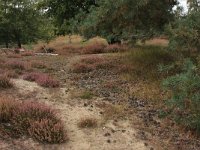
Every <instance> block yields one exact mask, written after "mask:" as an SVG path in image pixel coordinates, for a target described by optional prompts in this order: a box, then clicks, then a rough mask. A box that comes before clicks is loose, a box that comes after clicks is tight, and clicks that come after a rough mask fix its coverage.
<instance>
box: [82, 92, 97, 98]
mask: <svg viewBox="0 0 200 150" xmlns="http://www.w3.org/2000/svg"><path fill="white" fill-rule="evenodd" d="M93 96H94V94H93V93H92V92H90V91H84V92H83V93H81V95H80V98H81V99H92V98H93Z"/></svg>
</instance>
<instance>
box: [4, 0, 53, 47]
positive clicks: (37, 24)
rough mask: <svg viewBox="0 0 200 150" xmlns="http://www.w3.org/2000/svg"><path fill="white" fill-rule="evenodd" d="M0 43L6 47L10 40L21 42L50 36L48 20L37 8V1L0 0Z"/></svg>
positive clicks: (19, 43)
mask: <svg viewBox="0 0 200 150" xmlns="http://www.w3.org/2000/svg"><path fill="white" fill-rule="evenodd" d="M0 10H1V11H0V29H1V33H0V43H5V44H6V47H8V44H9V43H11V42H16V43H17V45H18V47H21V44H26V43H30V42H35V41H37V40H38V39H45V40H46V39H47V38H48V37H49V36H50V31H49V28H50V27H51V22H50V20H48V19H46V18H45V16H44V13H43V12H42V11H41V10H38V9H37V1H32V0H18V1H16V0H2V1H0Z"/></svg>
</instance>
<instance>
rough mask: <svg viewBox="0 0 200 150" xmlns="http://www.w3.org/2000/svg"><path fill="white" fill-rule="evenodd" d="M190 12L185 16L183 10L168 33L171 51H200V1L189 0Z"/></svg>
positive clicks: (168, 29)
mask: <svg viewBox="0 0 200 150" xmlns="http://www.w3.org/2000/svg"><path fill="white" fill-rule="evenodd" d="M188 4H189V11H188V13H187V14H183V13H182V12H181V10H177V11H180V12H179V13H178V14H179V15H177V16H176V21H175V22H172V23H171V24H170V25H169V26H168V28H167V32H168V34H169V39H170V44H169V48H170V49H171V50H179V51H188V52H191V51H194V50H200V32H199V31H200V1H199V0H188Z"/></svg>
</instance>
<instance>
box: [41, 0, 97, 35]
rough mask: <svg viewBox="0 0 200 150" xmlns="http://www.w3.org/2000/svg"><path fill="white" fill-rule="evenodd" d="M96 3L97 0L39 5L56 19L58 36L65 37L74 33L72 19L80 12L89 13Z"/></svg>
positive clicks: (75, 0)
mask: <svg viewBox="0 0 200 150" xmlns="http://www.w3.org/2000/svg"><path fill="white" fill-rule="evenodd" d="M95 3H96V1H95V0H73V1H72V0H59V1H55V0H46V1H44V0H43V1H42V2H41V3H39V5H40V7H42V8H46V10H47V14H48V15H49V16H50V17H52V18H54V24H55V26H56V27H57V30H56V34H61V35H64V34H65V33H72V29H73V25H70V23H71V19H72V18H74V17H75V16H76V15H77V14H79V13H80V12H88V10H89V8H90V7H91V6H92V5H95ZM71 28H72V29H71Z"/></svg>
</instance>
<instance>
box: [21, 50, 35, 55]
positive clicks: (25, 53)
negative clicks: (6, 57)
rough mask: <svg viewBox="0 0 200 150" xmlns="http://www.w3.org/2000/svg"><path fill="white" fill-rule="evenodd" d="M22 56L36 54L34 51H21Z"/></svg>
mask: <svg viewBox="0 0 200 150" xmlns="http://www.w3.org/2000/svg"><path fill="white" fill-rule="evenodd" d="M21 56H34V53H33V52H27V51H26V52H23V53H21Z"/></svg>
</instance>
